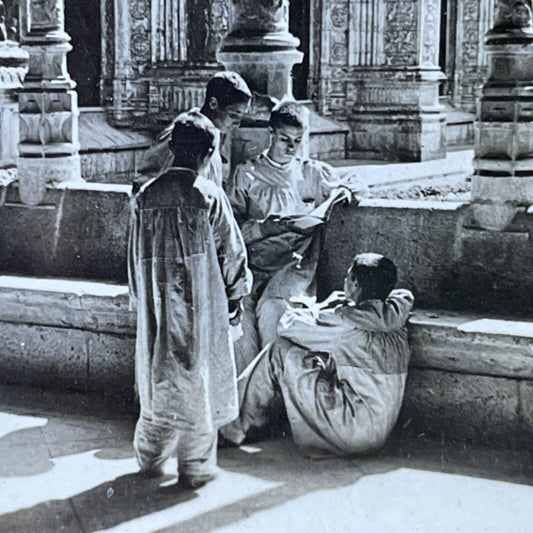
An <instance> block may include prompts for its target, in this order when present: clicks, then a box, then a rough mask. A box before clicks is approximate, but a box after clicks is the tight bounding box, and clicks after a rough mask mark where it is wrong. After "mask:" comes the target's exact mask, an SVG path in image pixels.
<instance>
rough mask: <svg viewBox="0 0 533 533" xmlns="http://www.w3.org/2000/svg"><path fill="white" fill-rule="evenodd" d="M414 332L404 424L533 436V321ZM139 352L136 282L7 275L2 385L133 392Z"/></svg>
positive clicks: (461, 318) (1, 325) (501, 436)
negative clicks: (130, 285)
mask: <svg viewBox="0 0 533 533" xmlns="http://www.w3.org/2000/svg"><path fill="white" fill-rule="evenodd" d="M409 334H410V342H411V347H412V352H413V355H412V359H411V366H410V371H409V377H408V382H407V389H406V395H405V400H404V405H403V407H402V413H401V417H400V423H399V426H398V428H404V429H401V431H405V432H415V433H416V434H418V433H426V434H428V435H437V436H439V435H442V434H447V436H448V437H452V438H454V439H458V440H461V439H464V440H473V441H477V442H483V443H491V444H494V445H501V446H507V445H509V443H510V444H511V445H513V446H514V445H517V446H523V445H524V443H527V442H529V440H530V439H531V437H532V435H533V415H532V413H533V410H532V406H533V321H524V320H521V321H513V320H511V319H509V318H503V319H494V318H491V319H487V318H484V317H483V316H480V315H470V314H460V313H455V312H448V311H437V310H417V311H415V312H414V313H413V314H412V316H411V318H410V320H409ZM134 353H135V313H134V312H133V311H131V310H130V308H129V297H128V291H127V287H126V285H123V284H122V285H119V284H111V283H101V282H91V281H75V280H71V279H37V278H28V277H17V276H0V376H1V377H0V380H1V381H2V382H8V383H18V384H26V385H38V386H45V387H49V388H61V389H71V390H77V391H82V392H96V393H99V394H102V393H103V394H111V393H117V392H118V393H121V394H125V395H126V396H127V397H132V394H133V383H134V367H135V364H134V359H135V357H134ZM399 430H400V429H399Z"/></svg>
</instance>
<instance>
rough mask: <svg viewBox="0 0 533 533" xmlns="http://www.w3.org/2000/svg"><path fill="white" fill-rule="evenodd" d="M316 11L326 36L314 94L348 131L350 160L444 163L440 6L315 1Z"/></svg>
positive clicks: (405, 0)
mask: <svg viewBox="0 0 533 533" xmlns="http://www.w3.org/2000/svg"><path fill="white" fill-rule="evenodd" d="M311 11H312V12H315V13H316V12H319V15H317V16H315V24H317V23H318V24H319V25H320V26H321V32H320V33H314V36H315V39H319V42H318V43H316V42H315V43H314V47H313V52H314V57H313V68H312V69H311V80H310V93H311V94H313V95H316V98H317V100H318V107H319V111H320V112H321V113H323V114H329V115H333V116H334V117H335V118H336V119H337V120H339V121H347V123H348V124H349V125H350V128H351V130H352V134H351V136H350V139H349V147H348V148H349V149H348V151H349V154H350V156H352V157H363V158H377V159H383V158H390V159H401V160H424V159H431V158H435V157H441V156H442V155H443V154H444V120H445V118H444V115H443V114H442V108H441V106H440V105H439V101H438V86H439V82H440V80H441V79H442V78H443V75H442V73H441V71H440V69H439V67H438V53H439V27H440V0H334V1H332V2H322V1H321V0H312V7H311Z"/></svg>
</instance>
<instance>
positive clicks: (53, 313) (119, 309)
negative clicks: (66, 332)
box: [0, 276, 135, 336]
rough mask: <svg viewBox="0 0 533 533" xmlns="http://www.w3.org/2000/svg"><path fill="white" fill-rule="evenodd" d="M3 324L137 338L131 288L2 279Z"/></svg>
mask: <svg viewBox="0 0 533 533" xmlns="http://www.w3.org/2000/svg"><path fill="white" fill-rule="evenodd" d="M0 322H4V323H12V324H26V325H36V326H48V327H56V328H66V329H80V330H86V331H94V332H98V333H115V334H126V335H130V336H133V335H135V313H134V312H133V311H130V309H129V296H128V288H127V286H125V285H117V284H111V283H101V282H91V281H76V280H69V279H46V278H29V277H18V276H0Z"/></svg>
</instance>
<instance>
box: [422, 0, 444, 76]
mask: <svg viewBox="0 0 533 533" xmlns="http://www.w3.org/2000/svg"><path fill="white" fill-rule="evenodd" d="M444 1H446V0H444ZM440 2H441V0H425V1H423V2H421V4H420V7H421V10H422V20H421V29H422V60H421V65H423V66H432V67H434V66H436V65H438V64H439V37H440Z"/></svg>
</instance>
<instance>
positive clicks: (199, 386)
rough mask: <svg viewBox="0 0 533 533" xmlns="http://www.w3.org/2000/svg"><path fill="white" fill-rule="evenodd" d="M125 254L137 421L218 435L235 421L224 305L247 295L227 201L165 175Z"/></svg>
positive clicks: (141, 200) (191, 176)
mask: <svg viewBox="0 0 533 533" xmlns="http://www.w3.org/2000/svg"><path fill="white" fill-rule="evenodd" d="M129 251H130V255H129V278H130V288H131V293H132V295H133V296H134V297H135V298H136V300H137V343H136V375H137V382H138V388H139V397H140V403H141V415H144V416H146V417H147V418H149V419H150V420H153V421H156V423H158V422H161V423H163V424H166V425H167V426H171V427H175V428H177V429H182V430H184V431H188V432H195V433H207V432H210V431H213V429H214V428H216V427H218V426H220V425H222V424H224V423H227V422H229V421H230V420H232V419H233V418H234V417H235V416H236V414H237V398H236V385H235V364H234V359H233V353H232V345H231V342H230V339H229V321H228V300H239V299H241V298H242V297H243V296H245V295H246V294H248V292H249V290H250V285H251V277H250V273H249V271H248V269H247V267H246V249H245V246H244V242H243V240H242V237H241V234H240V231H239V228H238V226H237V224H236V222H235V219H234V217H233V213H232V211H231V206H230V204H229V202H228V199H227V197H226V195H225V193H224V192H223V191H222V190H221V189H220V187H217V186H216V185H215V184H214V183H213V182H212V181H209V180H207V179H206V178H203V177H201V176H197V174H196V173H194V172H192V171H190V170H188V169H181V168H171V169H169V170H168V171H167V172H166V173H165V174H163V175H162V176H161V177H159V178H156V179H155V180H152V181H151V182H149V183H147V184H146V185H144V186H143V188H142V189H141V191H140V192H139V194H138V195H137V197H136V199H135V203H134V214H133V220H132V227H131V232H130V246H129Z"/></svg>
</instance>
